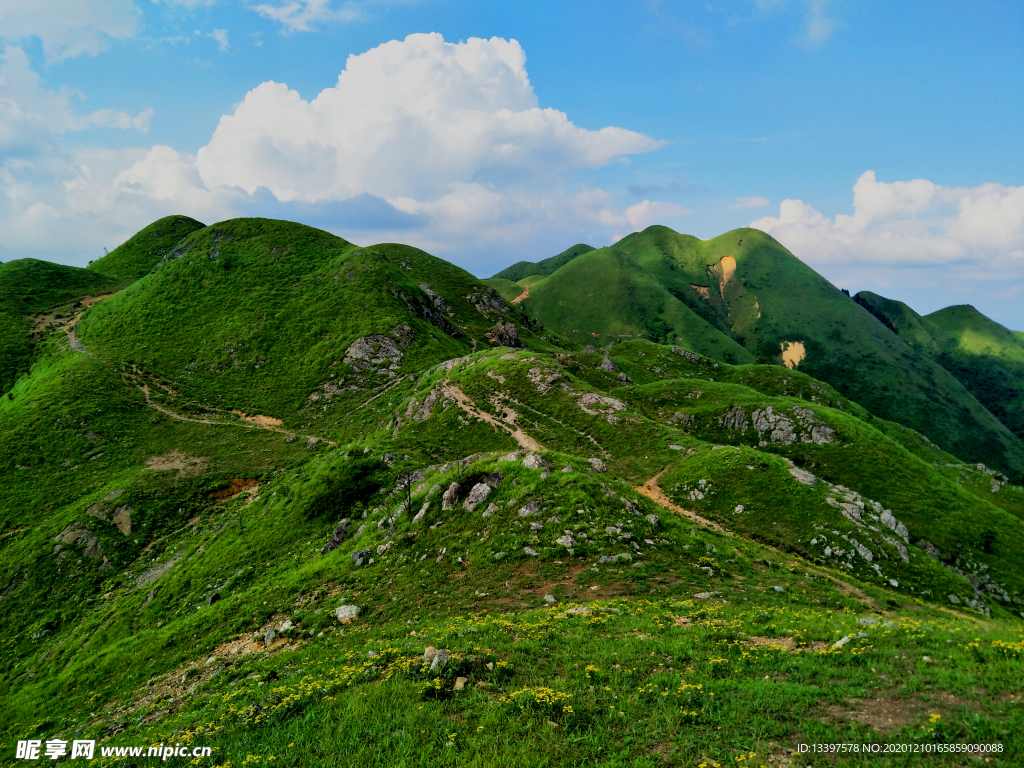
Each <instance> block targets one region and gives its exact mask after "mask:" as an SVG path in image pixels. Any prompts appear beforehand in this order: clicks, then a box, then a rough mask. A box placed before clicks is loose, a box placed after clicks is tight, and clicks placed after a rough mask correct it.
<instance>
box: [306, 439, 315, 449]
mask: <svg viewBox="0 0 1024 768" xmlns="http://www.w3.org/2000/svg"><path fill="white" fill-rule="evenodd" d="M314 448H316V438H315V437H311V438H309V440H307V441H306V450H307V451H312V450H313V449H314Z"/></svg>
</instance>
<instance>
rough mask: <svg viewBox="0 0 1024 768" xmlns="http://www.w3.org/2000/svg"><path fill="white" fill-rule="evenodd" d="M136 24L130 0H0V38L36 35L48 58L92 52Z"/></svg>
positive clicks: (129, 32)
mask: <svg viewBox="0 0 1024 768" xmlns="http://www.w3.org/2000/svg"><path fill="white" fill-rule="evenodd" d="M138 26H139V9H138V8H137V7H136V6H135V3H134V2H133V0H46V1H45V2H42V1H41V0H0V38H2V39H4V40H7V41H9V42H19V41H21V40H25V39H27V38H30V37H38V38H39V39H40V40H41V41H42V44H43V52H44V53H45V54H46V58H47V59H48V60H49V61H59V60H61V59H67V58H73V57H75V56H79V55H81V54H83V53H87V54H91V55H95V54H97V53H99V52H100V51H103V50H106V48H107V47H108V45H109V44H110V39H111V38H113V39H116V40H120V39H124V38H127V37H131V36H132V35H134V34H135V32H136V31H137V30H138Z"/></svg>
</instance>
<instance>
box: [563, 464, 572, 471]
mask: <svg viewBox="0 0 1024 768" xmlns="http://www.w3.org/2000/svg"><path fill="white" fill-rule="evenodd" d="M562 471H563V472H573V471H574V470H573V468H572V467H571V466H569V465H566V466H564V467H562Z"/></svg>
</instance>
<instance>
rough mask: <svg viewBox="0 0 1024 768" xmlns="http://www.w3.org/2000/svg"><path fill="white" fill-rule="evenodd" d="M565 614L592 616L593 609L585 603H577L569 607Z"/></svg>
mask: <svg viewBox="0 0 1024 768" xmlns="http://www.w3.org/2000/svg"><path fill="white" fill-rule="evenodd" d="M566 614H568V615H569V616H593V615H594V610H593V609H592V608H591V607H590V606H587V605H578V606H576V607H575V608H570V609H569V610H568V611H566Z"/></svg>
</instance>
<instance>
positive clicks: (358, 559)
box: [349, 549, 370, 565]
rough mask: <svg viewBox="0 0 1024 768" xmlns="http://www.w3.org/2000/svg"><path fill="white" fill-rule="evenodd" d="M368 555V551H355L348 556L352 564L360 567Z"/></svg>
mask: <svg viewBox="0 0 1024 768" xmlns="http://www.w3.org/2000/svg"><path fill="white" fill-rule="evenodd" d="M368 554H370V550H368V549H357V550H356V551H355V552H353V553H352V554H351V555H349V558H351V560H352V562H353V563H355V564H356V565H362V564H363V561H364V559H365V558H366V556H367V555H368Z"/></svg>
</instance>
